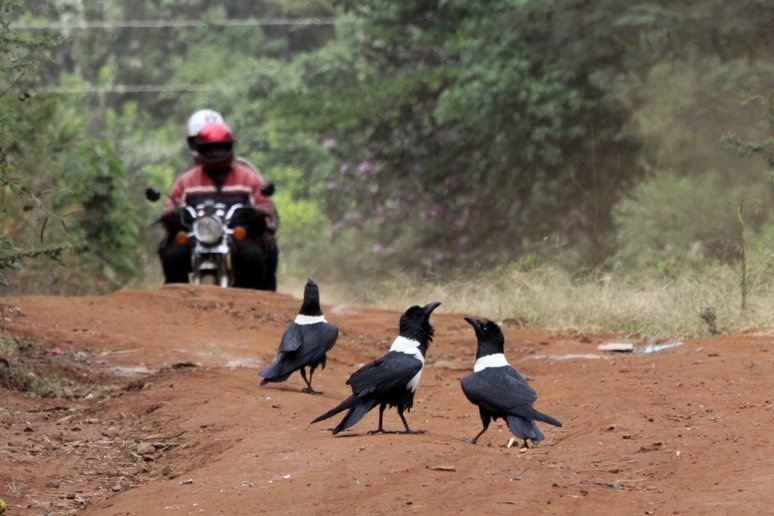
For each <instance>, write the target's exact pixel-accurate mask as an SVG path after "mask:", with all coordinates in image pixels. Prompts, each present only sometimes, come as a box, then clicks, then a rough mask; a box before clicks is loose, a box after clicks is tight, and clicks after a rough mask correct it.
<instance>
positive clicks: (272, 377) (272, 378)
mask: <svg viewBox="0 0 774 516" xmlns="http://www.w3.org/2000/svg"><path fill="white" fill-rule="evenodd" d="M282 369H284V368H280V367H279V364H278V362H276V361H275V362H273V363H272V364H271V365H269V366H268V367H267V368H265V369H263V370H261V372H260V373H258V376H261V377H263V380H261V385H266V384H267V383H269V382H274V383H279V382H284V381H285V380H287V379H288V378H290V375H291V374H293V371H292V370H291V371H290V372H287V371H283V370H282Z"/></svg>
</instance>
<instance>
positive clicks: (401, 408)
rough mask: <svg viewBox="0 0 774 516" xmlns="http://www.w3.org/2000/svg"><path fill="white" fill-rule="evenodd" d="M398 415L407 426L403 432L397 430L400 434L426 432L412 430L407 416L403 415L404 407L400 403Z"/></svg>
mask: <svg viewBox="0 0 774 516" xmlns="http://www.w3.org/2000/svg"><path fill="white" fill-rule="evenodd" d="M398 415H399V416H400V419H401V421H403V426H405V427H406V430H405V431H403V432H396V433H398V434H424V433H425V431H424V430H412V429H411V428H409V426H408V422H406V418H405V417H404V416H403V407H401V406H400V405H398Z"/></svg>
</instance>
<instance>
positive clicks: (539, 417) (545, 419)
mask: <svg viewBox="0 0 774 516" xmlns="http://www.w3.org/2000/svg"><path fill="white" fill-rule="evenodd" d="M532 410H534V411H535V415H534V416H532V419H534V420H535V421H542V422H543V423H548V424H549V425H554V426H562V424H561V423H560V422H559V421H557V420H556V419H554V418H552V417H551V416H549V415H548V414H543V413H542V412H538V411H537V410H535V409H532Z"/></svg>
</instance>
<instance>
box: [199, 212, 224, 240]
mask: <svg viewBox="0 0 774 516" xmlns="http://www.w3.org/2000/svg"><path fill="white" fill-rule="evenodd" d="M194 235H196V238H197V239H198V240H199V241H200V242H201V243H203V244H207V245H212V244H216V243H218V241H219V240H220V239H221V238H223V225H222V224H221V223H220V221H219V220H218V219H216V218H215V217H210V216H204V217H200V218H199V219H198V220H197V221H196V223H194Z"/></svg>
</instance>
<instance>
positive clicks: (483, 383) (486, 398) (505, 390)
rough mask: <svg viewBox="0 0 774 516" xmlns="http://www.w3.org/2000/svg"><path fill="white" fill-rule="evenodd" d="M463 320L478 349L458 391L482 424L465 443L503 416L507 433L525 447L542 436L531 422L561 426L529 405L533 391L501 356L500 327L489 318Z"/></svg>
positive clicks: (479, 435) (534, 398)
mask: <svg viewBox="0 0 774 516" xmlns="http://www.w3.org/2000/svg"><path fill="white" fill-rule="evenodd" d="M465 320H466V321H467V322H468V323H470V325H471V326H473V329H474V330H475V331H476V337H477V338H478V350H477V352H476V364H475V366H474V367H473V374H471V375H468V376H466V377H465V378H463V379H462V392H464V393H465V396H466V397H467V398H468V400H470V402H471V403H473V404H474V405H478V410H479V413H480V414H481V423H483V425H484V429H483V430H481V431H480V432H479V433H478V435H476V436H475V437H474V438H473V439H471V440H469V441H468V442H470V443H473V444H476V441H478V438H479V437H481V435H482V434H483V433H484V432H486V430H487V428H489V423H490V421H491V420H492V419H494V420H495V421H497V419H498V418H501V419H504V420H505V421H506V422H507V423H508V428H509V429H510V430H511V433H513V435H515V436H516V437H518V438H519V439H524V446H525V447H527V446H528V444H527V439H529V440H531V441H532V442H533V443H536V442H538V441H542V440H544V439H545V437H544V436H543V433H542V432H541V431H540V429H538V427H537V425H535V421H541V422H543V423H548V424H550V425H554V426H562V424H561V423H560V422H559V421H557V420H556V419H554V418H552V417H551V416H548V415H546V414H543V413H541V412H538V411H537V410H535V409H534V408H533V407H532V404H533V403H534V402H535V401H536V400H537V393H536V392H535V390H534V389H533V388H532V387H530V386H529V384H528V383H527V379H526V378H524V376H522V374H521V373H520V372H518V371H517V370H516V369H514V368H513V367H512V366H511V365H510V364H509V363H508V361H507V360H506V359H505V352H504V349H505V337H504V336H503V332H502V330H501V329H500V327H499V326H498V325H497V324H496V323H494V322H492V321H480V320H478V319H476V318H473V317H465ZM464 440H466V439H464Z"/></svg>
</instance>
